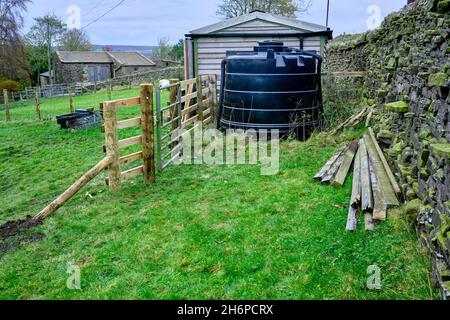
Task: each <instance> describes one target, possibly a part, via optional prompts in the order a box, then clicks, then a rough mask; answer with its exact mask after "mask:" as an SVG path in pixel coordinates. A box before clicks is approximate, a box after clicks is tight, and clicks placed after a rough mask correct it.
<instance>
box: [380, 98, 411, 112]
mask: <svg viewBox="0 0 450 320" xmlns="http://www.w3.org/2000/svg"><path fill="white" fill-rule="evenodd" d="M385 107H386V110H388V111H391V112H398V113H407V112H408V111H409V106H408V104H407V103H406V102H405V101H396V102H391V103H386V105H385Z"/></svg>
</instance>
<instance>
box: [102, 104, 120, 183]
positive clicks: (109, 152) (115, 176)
mask: <svg viewBox="0 0 450 320" xmlns="http://www.w3.org/2000/svg"><path fill="white" fill-rule="evenodd" d="M103 107H104V109H103V111H104V113H103V114H104V121H105V140H106V146H105V147H106V156H107V157H110V158H111V164H110V165H109V170H108V171H109V172H108V180H107V181H108V185H109V190H111V192H117V191H120V187H121V174H120V155H119V137H118V129H117V111H116V104H115V103H114V102H111V101H109V102H105V103H104V105H103Z"/></svg>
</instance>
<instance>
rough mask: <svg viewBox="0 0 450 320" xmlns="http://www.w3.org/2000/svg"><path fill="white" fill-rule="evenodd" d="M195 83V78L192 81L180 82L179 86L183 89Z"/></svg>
mask: <svg viewBox="0 0 450 320" xmlns="http://www.w3.org/2000/svg"><path fill="white" fill-rule="evenodd" d="M196 82H197V78H194V79H188V80H184V81H181V82H180V86H182V87H184V86H190V85H193V84H195V83H196Z"/></svg>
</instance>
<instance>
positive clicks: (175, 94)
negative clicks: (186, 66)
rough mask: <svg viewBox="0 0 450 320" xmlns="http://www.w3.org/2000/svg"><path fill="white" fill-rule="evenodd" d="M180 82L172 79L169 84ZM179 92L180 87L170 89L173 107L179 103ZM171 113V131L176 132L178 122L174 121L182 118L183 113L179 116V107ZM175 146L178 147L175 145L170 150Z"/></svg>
mask: <svg viewBox="0 0 450 320" xmlns="http://www.w3.org/2000/svg"><path fill="white" fill-rule="evenodd" d="M178 82H179V80H178V79H170V80H169V83H170V84H171V85H173V84H175V83H178ZM179 91H181V88H180V85H176V86H172V87H170V89H169V92H170V97H169V104H171V105H173V104H175V103H176V102H177V99H178V92H179ZM169 113H170V120H171V121H172V123H171V126H170V127H171V130H170V131H175V130H177V128H178V121H174V119H176V118H177V117H178V116H180V117H181V113H180V114H178V108H177V107H174V108H170V110H169ZM175 145H176V144H175V143H173V144H171V145H170V148H171V149H172V148H173V147H174V146H175Z"/></svg>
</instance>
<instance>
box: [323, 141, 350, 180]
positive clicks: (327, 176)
mask: <svg viewBox="0 0 450 320" xmlns="http://www.w3.org/2000/svg"><path fill="white" fill-rule="evenodd" d="M347 149H348V147H346V148H345V149H344V152H342V153H341V154H340V155H339V156H338V158H337V159H336V161H335V162H334V163H333V165H332V166H331V168H330V170H328V171H327V173H326V174H325V175H324V177H323V178H322V183H330V182H331V181H332V180H333V178H334V177H335V175H336V173H337V172H338V170H339V168H340V167H341V165H342V163H343V162H344V159H345V157H344V154H345V153H346V152H347Z"/></svg>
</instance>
